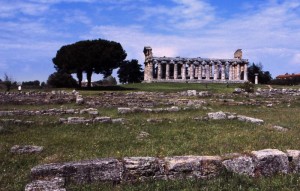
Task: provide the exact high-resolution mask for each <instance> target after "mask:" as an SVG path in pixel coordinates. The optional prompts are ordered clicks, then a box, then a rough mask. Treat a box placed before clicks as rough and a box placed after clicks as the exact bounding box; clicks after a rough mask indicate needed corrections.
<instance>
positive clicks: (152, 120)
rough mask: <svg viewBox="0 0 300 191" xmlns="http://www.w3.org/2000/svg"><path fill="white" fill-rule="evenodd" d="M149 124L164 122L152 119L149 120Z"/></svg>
mask: <svg viewBox="0 0 300 191" xmlns="http://www.w3.org/2000/svg"><path fill="white" fill-rule="evenodd" d="M147 122H149V123H161V122H163V119H157V118H155V119H154V118H150V119H147Z"/></svg>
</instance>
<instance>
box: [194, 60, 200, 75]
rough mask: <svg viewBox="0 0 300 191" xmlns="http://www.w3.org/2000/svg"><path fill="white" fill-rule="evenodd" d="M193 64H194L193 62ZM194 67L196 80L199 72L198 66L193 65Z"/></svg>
mask: <svg viewBox="0 0 300 191" xmlns="http://www.w3.org/2000/svg"><path fill="white" fill-rule="evenodd" d="M194 64H195V62H194ZM194 66H195V73H194V77H195V78H198V72H199V65H194Z"/></svg>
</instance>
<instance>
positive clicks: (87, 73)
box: [86, 71, 93, 88]
mask: <svg viewBox="0 0 300 191" xmlns="http://www.w3.org/2000/svg"><path fill="white" fill-rule="evenodd" d="M92 73H93V72H91V71H89V72H86V79H87V81H88V84H87V87H88V88H90V87H91V81H92Z"/></svg>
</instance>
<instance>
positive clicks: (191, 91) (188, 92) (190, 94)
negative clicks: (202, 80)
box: [186, 90, 197, 96]
mask: <svg viewBox="0 0 300 191" xmlns="http://www.w3.org/2000/svg"><path fill="white" fill-rule="evenodd" d="M186 92H187V96H196V95H197V91H196V90H187V91H186Z"/></svg>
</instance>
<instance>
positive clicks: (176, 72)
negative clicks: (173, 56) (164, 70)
mask: <svg viewBox="0 0 300 191" xmlns="http://www.w3.org/2000/svg"><path fill="white" fill-rule="evenodd" d="M176 79H178V66H177V63H174V80H176Z"/></svg>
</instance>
